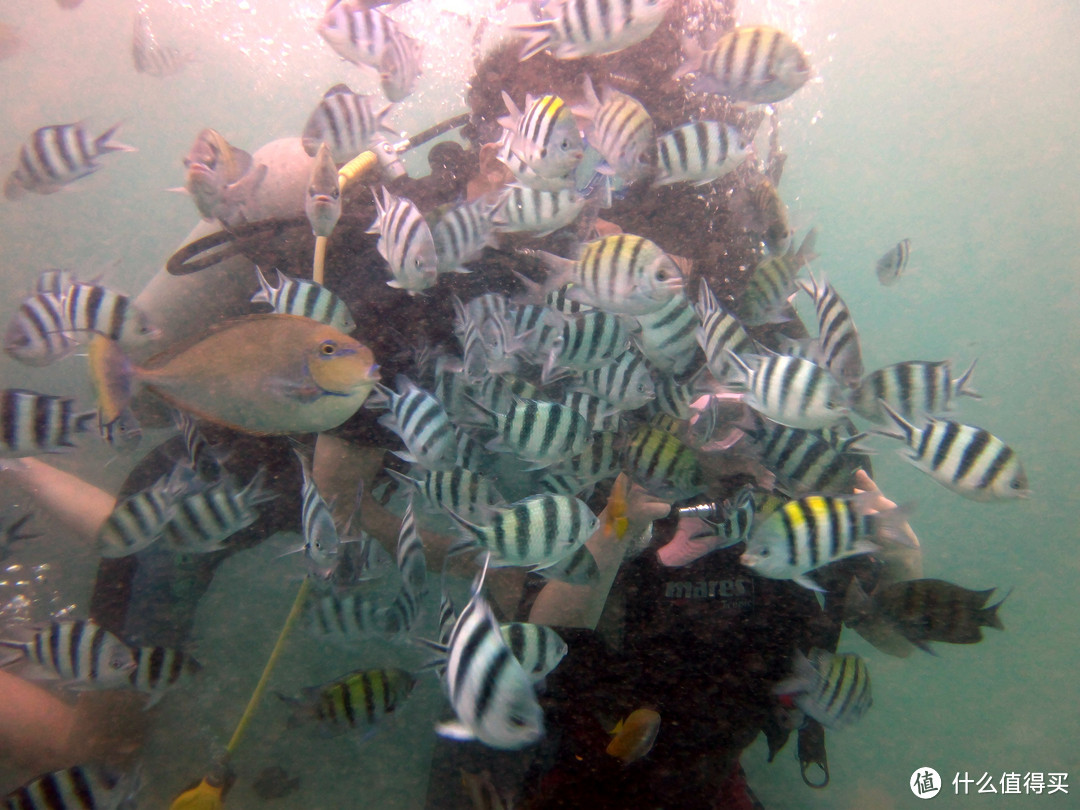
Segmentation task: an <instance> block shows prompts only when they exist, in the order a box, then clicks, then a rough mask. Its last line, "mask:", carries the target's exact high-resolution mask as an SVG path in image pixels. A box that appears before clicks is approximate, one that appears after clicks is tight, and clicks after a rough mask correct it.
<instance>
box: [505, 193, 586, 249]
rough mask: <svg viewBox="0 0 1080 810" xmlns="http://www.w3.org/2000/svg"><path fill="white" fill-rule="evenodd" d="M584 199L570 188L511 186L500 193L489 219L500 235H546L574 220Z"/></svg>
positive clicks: (581, 208) (580, 210) (581, 207)
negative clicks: (496, 205)
mask: <svg viewBox="0 0 1080 810" xmlns="http://www.w3.org/2000/svg"><path fill="white" fill-rule="evenodd" d="M584 208H585V198H584V197H582V196H581V195H580V194H578V192H577V191H575V190H574V189H572V188H562V189H557V190H547V189H540V188H530V187H529V186H526V185H522V184H520V183H514V184H512V185H510V186H509V187H508V188H506V189H505V190H504V191H503V194H502V198H501V200H500V201H499V205H498V208H497V209H496V210H495V214H494V216H493V223H494V225H495V229H496V230H498V231H499V232H501V233H531V234H534V235H536V236H547V235H548V234H549V233H553V232H554V231H557V230H559V228H564V227H566V226H567V225H569V224H570V223H571V222H573V221H574V220H575V219H577V217H578V214H580V213H581V212H582V210H584Z"/></svg>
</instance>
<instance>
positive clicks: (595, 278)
mask: <svg viewBox="0 0 1080 810" xmlns="http://www.w3.org/2000/svg"><path fill="white" fill-rule="evenodd" d="M531 255H534V256H536V257H537V258H538V259H540V260H541V261H542V262H543V263H544V264H545V265H546V266H547V268H548V271H549V272H548V277H547V279H546V280H545V282H544V289H545V290H546V291H551V290H557V289H559V288H560V287H563V286H564V285H566V284H572V285H573V286H572V287H570V289H569V290H568V291H567V297H569V298H571V299H573V300H576V301H581V302H582V303H585V304H589V305H590V306H593V307H596V308H597V309H603V310H605V311H607V312H611V313H614V314H622V315H645V314H647V313H650V312H655V311H656V310H658V309H660V308H661V307H662V306H663V305H664V304H666V303H667V302H668V301H670V300H671V299H672V298H673V297H675V296H676V295H678V294H679V293H680V292H681V291H682V288H683V276H682V272H681V271H680V270H679V267H678V265H676V264H675V262H674V261H672V259H671V257H669V256H668V255H667V254H666V253H664V251H663V250H661V248H660V246H659V245H657V244H656V243H655V242H652V241H650V240H649V239H646V238H645V237H643V236H635V235H633V234H628V233H620V234H615V235H613V236H605V237H604V238H602V239H597V240H595V241H593V242H589V243H588V244H586V245H585V247H584V248H583V250H582V252H581V255H580V257H579V258H578V259H577V261H572V260H570V259H564V258H562V257H560V256H555V255H553V254H551V253H546V252H544V251H542V250H541V251H533V252H532V254H531Z"/></svg>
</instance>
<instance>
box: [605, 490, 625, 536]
mask: <svg viewBox="0 0 1080 810" xmlns="http://www.w3.org/2000/svg"><path fill="white" fill-rule="evenodd" d="M629 495H630V476H628V475H620V476H619V477H618V478H616V479H615V483H614V484H613V485H612V486H611V494H610V495H608V502H607V509H605V510H604V527H605V529H607V531H609V532H610V533H611V534H614V535H615V537H616V538H617V539H619V540H622V539H623V538H624V537H625V536H626V530H627V528H628V527H629V526H630V521H629V520H628V519H627V517H626V503H627V499H628V498H629Z"/></svg>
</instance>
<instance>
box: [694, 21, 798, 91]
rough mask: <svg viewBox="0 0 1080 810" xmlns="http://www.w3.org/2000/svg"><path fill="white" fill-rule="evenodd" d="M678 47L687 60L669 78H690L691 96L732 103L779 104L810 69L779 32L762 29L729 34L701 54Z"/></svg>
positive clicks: (794, 47) (757, 26) (739, 30)
mask: <svg viewBox="0 0 1080 810" xmlns="http://www.w3.org/2000/svg"><path fill="white" fill-rule="evenodd" d="M684 45H685V46H686V50H687V51H688V53H687V60H686V62H684V63H683V65H682V66H681V67H680V68H679V69H678V70H676V72H675V76H677V77H678V76H683V75H685V74H687V73H692V74H693V75H694V83H693V88H694V90H696V91H705V92H707V93H716V94H718V95H722V96H727V97H728V98H729V99H731V100H732V101H736V102H738V101H745V102H749V103H751V104H770V103H774V102H777V101H782V100H783V99H785V98H787V97H788V96H790V95H791V94H792V93H794V92H795V91H796V90H798V89H799V88H800V87H802V86H803V85H804V84H806V81H807V79H809V78H810V65H809V63H808V61H807V59H806V55H805V54H804V53H803V52H802V50H801V49H800V48H799V46H798V45H796V44H795V43H794V42H792V40H791V39H790V37H788V35H787V34H785V33H784V32H783V31H779V30H777V29H776V28H770V27H769V26H766V25H756V26H746V27H739V28H735V29H733V30H731V31H729V32H727V33H726V34H724V35H723V36H722V37H720V39H719V40H717V42H716V44H715V45H714V46H713V47H712V48H710V49H709V50H707V51H702V50H701V49H700V48H698V47H696V43H694V42H693V41H688V42H685V43H684Z"/></svg>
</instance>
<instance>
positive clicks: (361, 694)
mask: <svg viewBox="0 0 1080 810" xmlns="http://www.w3.org/2000/svg"><path fill="white" fill-rule="evenodd" d="M414 686H416V678H415V677H414V676H413V675H412V673H410V672H406V671H405V670H403V669H397V668H391V669H367V670H356V671H354V672H350V673H348V674H347V675H343V676H342V677H340V678H337V679H335V680H333V681H331V682H330V683H326V684H323V685H321V686H310V687H307V688H305V689H303V690H302V692H301V695H300V697H299V698H287V697H285V696H284V695H281V696H280V697H282V699H283V700H285V701H286V702H287V703H289V704H291V705H292V706H293V709H294V715H293V722H294V723H295V722H296V721H298V720H303V719H311V720H315V721H318V722H319V723H321V724H323V725H324V726H326V727H328V728H333V729H363V730H365V731H368V732H369V733H370V732H371V731H373V730H374V727H375V726H376V724H377V723H379V722H380V721H381V720H382V719H383V718H384V717H386V716H387V715H389V714H392V713H393V712H394V711H396V710H397V709H398V708H399V707H400V706H401V705H402V704H403V703H404V702H405V701H406V700H407V699H408V697H409V695H410V694H412V690H413V687H414Z"/></svg>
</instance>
